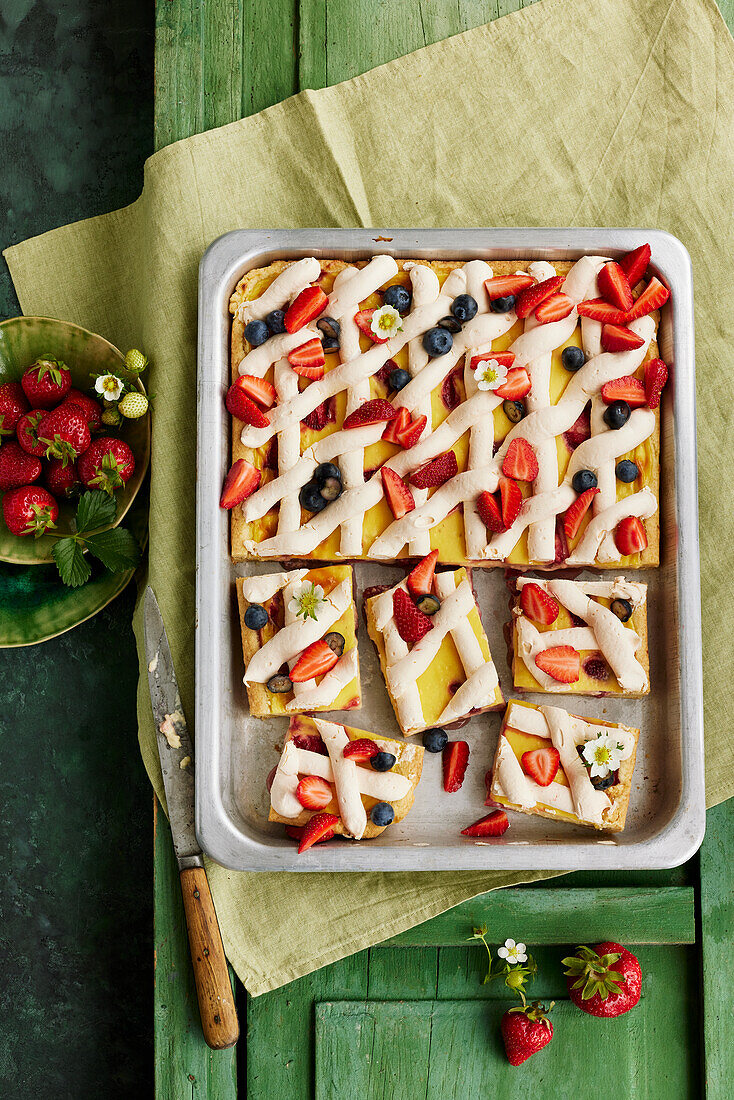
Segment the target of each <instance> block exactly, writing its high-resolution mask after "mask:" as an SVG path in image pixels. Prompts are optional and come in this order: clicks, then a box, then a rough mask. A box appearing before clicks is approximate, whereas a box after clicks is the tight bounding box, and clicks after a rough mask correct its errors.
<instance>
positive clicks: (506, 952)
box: [497, 940, 528, 963]
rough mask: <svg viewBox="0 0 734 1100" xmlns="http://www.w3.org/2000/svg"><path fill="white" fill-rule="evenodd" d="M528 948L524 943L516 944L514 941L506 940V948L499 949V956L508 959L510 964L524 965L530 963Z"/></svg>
mask: <svg viewBox="0 0 734 1100" xmlns="http://www.w3.org/2000/svg"><path fill="white" fill-rule="evenodd" d="M527 951H528V949H527V947H526V946H525V944H524V943H515V941H514V940H505V946H504V947H498V948H497V954H498V955H499V957H500V958H501V959H507V961H508V963H524V962H527V961H528V955H527Z"/></svg>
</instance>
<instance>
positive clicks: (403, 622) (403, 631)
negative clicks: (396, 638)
mask: <svg viewBox="0 0 734 1100" xmlns="http://www.w3.org/2000/svg"><path fill="white" fill-rule="evenodd" d="M392 612H393V615H394V616H395V625H396V626H397V628H398V634H399V635H400V637H401V638H402V639H403V641H404V642H407V643H408V645H410V646H413V645H415V644H416V642H419V641H420V640H421V638H423V637H425V635H426V634H427V633H428V631H429V630H433V623H432V622H431V619H430V617H429V616H428V615H424V614H423V612H422V611H420V610H419V609H418V608H417V607H416V606H415V604H414V603H413V601H412V600H411V598H410V596H409V595H408V593H407V592H406V591H405V589H403V588H396V589H395V591H394V592H393V596H392Z"/></svg>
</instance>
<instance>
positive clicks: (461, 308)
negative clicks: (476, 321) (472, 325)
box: [451, 294, 479, 325]
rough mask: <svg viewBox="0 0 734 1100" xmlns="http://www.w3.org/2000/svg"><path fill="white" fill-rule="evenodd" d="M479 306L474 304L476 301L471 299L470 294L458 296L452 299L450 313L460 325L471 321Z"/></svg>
mask: <svg viewBox="0 0 734 1100" xmlns="http://www.w3.org/2000/svg"><path fill="white" fill-rule="evenodd" d="M478 309H479V306H478V305H477V303H476V299H475V298H472V296H471V294H459V295H458V296H457V297H456V298H454V301H453V304H452V306H451V312H452V313H453V315H454V317H455V318H456V320H457V321H459V322H460V323H461V324H462V325H463V324H464V323H465V322H466V321H471V319H472V318H473V317H476V315H477V310H478Z"/></svg>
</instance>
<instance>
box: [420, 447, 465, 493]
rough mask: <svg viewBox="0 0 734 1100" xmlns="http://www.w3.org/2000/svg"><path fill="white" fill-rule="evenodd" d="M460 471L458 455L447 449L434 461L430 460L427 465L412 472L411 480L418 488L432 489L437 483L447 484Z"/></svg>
mask: <svg viewBox="0 0 734 1100" xmlns="http://www.w3.org/2000/svg"><path fill="white" fill-rule="evenodd" d="M458 472H459V465H458V463H457V461H456V455H455V454H454V452H453V451H445V452H444V453H443V454H442V455H439V456H438V458H434V460H433V462H429V463H428V465H427V466H423V467H422V468H421V469H420V470H417V471H416V472H415V473H414V474H411V475H410V480H411V482H412V483H413V485H414V486H415V487H416V489H431V488H434V487H435V486H437V485H445V484H446V482H447V481H451V478H452V477H455V476H456V474H458Z"/></svg>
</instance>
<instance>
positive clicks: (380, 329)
mask: <svg viewBox="0 0 734 1100" xmlns="http://www.w3.org/2000/svg"><path fill="white" fill-rule="evenodd" d="M370 328H371V329H372V331H373V332H374V334H375V336H379V338H380V340H389V339H390V337H391V336H394V335H395V333H396V332H402V331H403V318H402V317H401V316H400V314H399V313H398V311H397V310H396V309H395V308H394V307H393V306H380V308H379V309H376V310H375V312H374V313H373V314H372V324H371V325H370Z"/></svg>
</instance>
